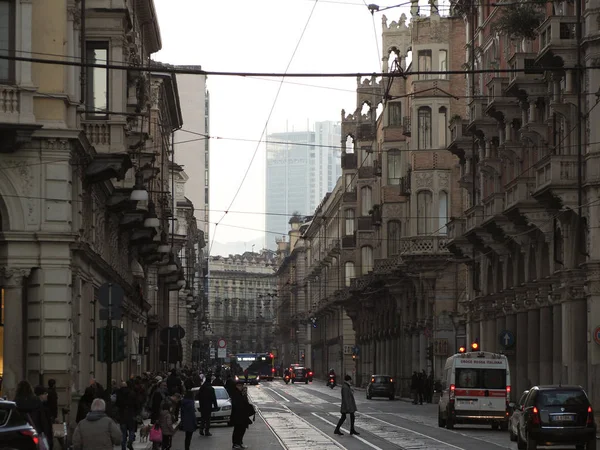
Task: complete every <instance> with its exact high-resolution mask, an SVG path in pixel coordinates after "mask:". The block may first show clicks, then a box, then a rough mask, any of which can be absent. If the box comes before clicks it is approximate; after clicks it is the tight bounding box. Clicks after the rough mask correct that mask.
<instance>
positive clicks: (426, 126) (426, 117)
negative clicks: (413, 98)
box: [417, 106, 431, 149]
mask: <svg viewBox="0 0 600 450" xmlns="http://www.w3.org/2000/svg"><path fill="white" fill-rule="evenodd" d="M417 115H418V123H417V133H418V134H417V147H418V148H419V149H429V148H431V108H429V107H428V106H421V107H420V108H419V110H418V114H417Z"/></svg>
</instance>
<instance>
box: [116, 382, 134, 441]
mask: <svg viewBox="0 0 600 450" xmlns="http://www.w3.org/2000/svg"><path fill="white" fill-rule="evenodd" d="M115 395H116V401H115V406H116V407H117V410H118V419H119V424H120V425H121V433H122V434H123V440H122V441H121V450H125V449H129V450H133V442H134V441H135V432H136V431H137V414H138V412H139V405H138V397H137V395H136V393H135V391H134V390H133V389H131V388H130V387H129V385H128V384H127V383H126V382H124V381H123V382H121V387H120V388H119V390H117V391H116V394H115Z"/></svg>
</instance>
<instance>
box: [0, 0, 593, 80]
mask: <svg viewBox="0 0 600 450" xmlns="http://www.w3.org/2000/svg"><path fill="white" fill-rule="evenodd" d="M317 1H319V0H317ZM0 60H7V61H21V62H29V63H34V64H49V65H54V66H70V67H85V68H92V69H108V70H123V71H128V70H133V69H135V70H139V71H141V72H153V73H160V74H167V75H168V74H174V75H203V76H207V75H209V76H222V77H271V78H357V77H373V76H375V77H381V78H395V77H398V76H401V75H399V74H398V73H392V72H379V73H373V72H331V73H313V72H293V73H280V72H241V71H240V72H233V71H217V70H203V69H190V68H186V67H185V66H174V67H151V66H150V67H149V66H143V67H142V66H137V65H124V64H96V63H84V64H82V63H81V62H76V61H64V60H60V59H46V58H29V57H22V56H14V55H1V54H0ZM535 69H536V70H541V71H556V67H545V66H539V67H537V66H536V67H535ZM575 69H576V67H571V66H565V67H561V70H575ZM586 69H600V65H591V66H587V67H586ZM529 70H531V68H529V67H528V68H522V69H469V70H433V71H419V70H415V71H412V72H404V73H403V74H402V76H409V75H464V74H467V73H470V74H486V73H495V74H498V73H506V74H511V73H524V72H526V71H529Z"/></svg>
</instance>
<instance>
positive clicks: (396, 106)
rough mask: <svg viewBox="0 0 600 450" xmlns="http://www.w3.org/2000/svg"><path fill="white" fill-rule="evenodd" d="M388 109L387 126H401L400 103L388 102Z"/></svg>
mask: <svg viewBox="0 0 600 450" xmlns="http://www.w3.org/2000/svg"><path fill="white" fill-rule="evenodd" d="M387 107H388V126H390V127H399V126H400V125H402V103H400V102H390V103H388V105H387Z"/></svg>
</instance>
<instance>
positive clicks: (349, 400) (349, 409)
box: [334, 375, 360, 436]
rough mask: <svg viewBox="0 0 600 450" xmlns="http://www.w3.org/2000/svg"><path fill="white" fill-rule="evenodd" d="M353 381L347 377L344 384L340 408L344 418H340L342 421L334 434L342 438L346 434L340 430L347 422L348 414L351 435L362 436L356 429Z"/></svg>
mask: <svg viewBox="0 0 600 450" xmlns="http://www.w3.org/2000/svg"><path fill="white" fill-rule="evenodd" d="M351 381H352V377H351V376H350V375H346V376H345V377H344V384H343V385H342V405H341V408H340V412H341V413H342V417H340V420H339V421H338V424H337V426H336V427H335V431H334V434H339V435H340V436H341V435H343V434H344V433H342V432H341V431H340V428H341V427H342V425H343V424H344V421H345V420H346V414H350V434H356V435H359V434H360V433H358V432H357V431H356V430H355V429H354V413H355V412H356V402H355V401H354V394H353V393H352V387H351V386H350V382H351Z"/></svg>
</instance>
